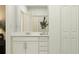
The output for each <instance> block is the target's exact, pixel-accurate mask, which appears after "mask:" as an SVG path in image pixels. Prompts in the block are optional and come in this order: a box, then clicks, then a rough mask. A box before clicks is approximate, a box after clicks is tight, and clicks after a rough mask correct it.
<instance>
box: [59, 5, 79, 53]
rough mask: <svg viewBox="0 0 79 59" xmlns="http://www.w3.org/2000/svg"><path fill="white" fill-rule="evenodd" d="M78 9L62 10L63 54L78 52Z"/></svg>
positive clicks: (75, 7) (65, 8)
mask: <svg viewBox="0 0 79 59" xmlns="http://www.w3.org/2000/svg"><path fill="white" fill-rule="evenodd" d="M77 22H78V7H77V6H65V7H62V8H61V52H62V53H77V52H78V46H77V44H78V27H77V26H78V23H77Z"/></svg>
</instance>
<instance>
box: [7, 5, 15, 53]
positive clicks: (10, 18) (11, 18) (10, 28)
mask: <svg viewBox="0 0 79 59" xmlns="http://www.w3.org/2000/svg"><path fill="white" fill-rule="evenodd" d="M15 20H16V7H15V6H12V5H10V6H6V53H11V40H10V34H11V32H15V31H16V29H15V28H16V21H15Z"/></svg>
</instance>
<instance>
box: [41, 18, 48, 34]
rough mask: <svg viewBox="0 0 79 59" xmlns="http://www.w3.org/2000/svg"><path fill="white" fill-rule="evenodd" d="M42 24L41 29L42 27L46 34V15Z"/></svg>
mask: <svg viewBox="0 0 79 59" xmlns="http://www.w3.org/2000/svg"><path fill="white" fill-rule="evenodd" d="M40 25H41V29H42V32H43V34H45V32H46V27H47V26H48V23H47V20H46V17H44V19H43V21H42V22H40Z"/></svg>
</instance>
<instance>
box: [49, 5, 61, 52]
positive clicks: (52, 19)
mask: <svg viewBox="0 0 79 59" xmlns="http://www.w3.org/2000/svg"><path fill="white" fill-rule="evenodd" d="M60 41H61V40H60V6H49V52H50V53H60Z"/></svg>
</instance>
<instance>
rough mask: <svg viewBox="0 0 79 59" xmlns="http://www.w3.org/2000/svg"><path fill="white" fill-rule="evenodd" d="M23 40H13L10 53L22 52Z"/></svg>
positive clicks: (23, 49)
mask: <svg viewBox="0 0 79 59" xmlns="http://www.w3.org/2000/svg"><path fill="white" fill-rule="evenodd" d="M25 46H26V45H25V42H22V41H14V42H13V44H12V53H14V54H24V53H25V52H26V50H25Z"/></svg>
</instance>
